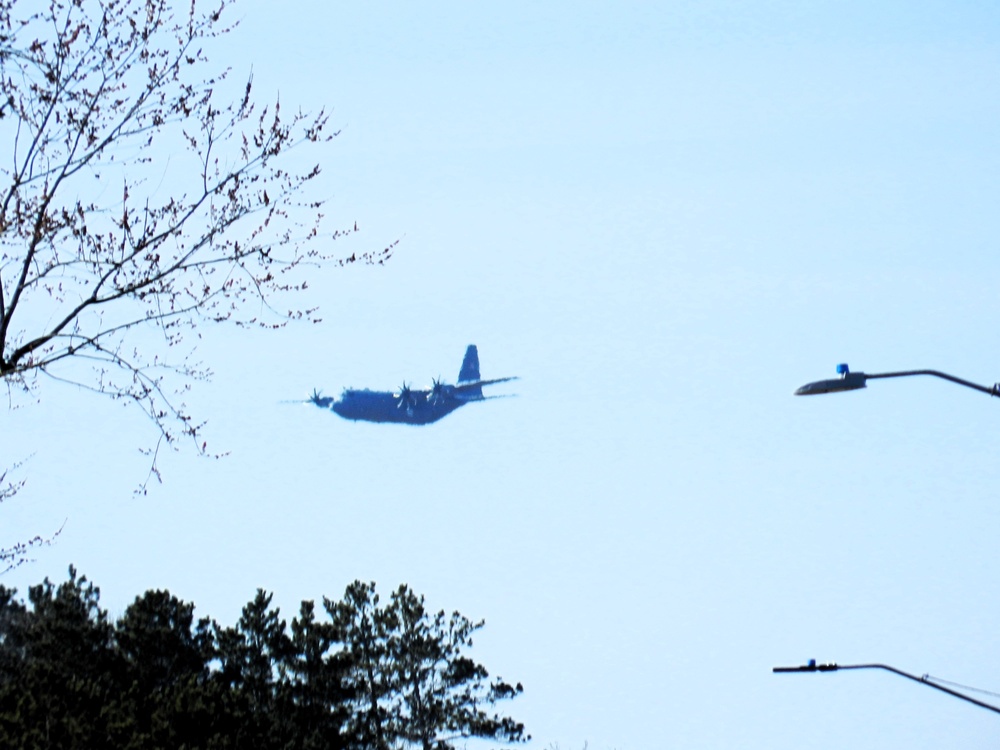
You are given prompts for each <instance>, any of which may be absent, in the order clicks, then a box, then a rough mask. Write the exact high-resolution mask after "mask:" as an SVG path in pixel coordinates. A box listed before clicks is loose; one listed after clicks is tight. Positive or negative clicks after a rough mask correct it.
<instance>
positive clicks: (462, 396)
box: [309, 344, 517, 425]
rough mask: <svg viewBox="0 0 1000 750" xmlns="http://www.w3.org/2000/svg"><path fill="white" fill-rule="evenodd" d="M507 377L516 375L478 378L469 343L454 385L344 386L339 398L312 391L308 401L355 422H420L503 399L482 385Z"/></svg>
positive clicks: (437, 382)
mask: <svg viewBox="0 0 1000 750" xmlns="http://www.w3.org/2000/svg"><path fill="white" fill-rule="evenodd" d="M509 380H517V377H516V376H515V377H509V378H494V379H492V380H482V379H481V378H480V376H479V350H478V349H476V345H475V344H470V345H469V348H468V349H466V350H465V359H463V360H462V369H461V370H460V371H459V373H458V382H457V383H456V384H455V385H448V384H447V383H443V382H441V380H440V379H438V378H435V379H434V381H433V385H432V386H431V387H430V388H428V389H423V390H417V389H414V388H410V386H408V385H407V384H406V383H403V385H402V387H401V388H400V389H399V390H398V391H395V392H393V391H372V390H369V389H367V388H365V389H363V390H359V389H356V388H345V389H344V392H343V393H341V395H340V398H339V399H334V398H332V397H330V396H324V395H322V394H321V392H320V391H315V390H314V391H313V394H312V396H310V397H309V403H312V404H315V405H316V406H318V407H320V408H321V409H329V410H330V411H332V412H333V413H334V414H338V415H340V416H341V417H343V418H344V419H351V420H354V421H355V422H356V421H358V420H362V421H365V422H398V423H401V424H413V425H424V424H430V423H431V422H437V421H438V420H439V419H441V418H442V417H446V416H448V415H449V414H451V413H452V412H453V411H455V409H457V408H458V407H460V406H465V405H466V404H469V403H472V402H473V401H488V400H490V399H493V398H503V396H484V395H483V386H484V385H493V384H494V383H506V382H507V381H509Z"/></svg>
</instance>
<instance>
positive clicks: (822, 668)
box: [771, 659, 1000, 714]
mask: <svg viewBox="0 0 1000 750" xmlns="http://www.w3.org/2000/svg"><path fill="white" fill-rule="evenodd" d="M841 669H884V670H885V671H887V672H892V673H893V674H898V675H899V676H900V677H905V678H906V679H908V680H913V681H914V682H919V683H920V684H921V685H927V687H932V688H934V689H935V690H940V691H941V692H942V693H947V694H948V695H953V696H955V697H956V698H961V699H962V700H963V701H968V702H969V703H973V704H975V705H977V706H979V707H980V708H985V709H986V710H988V711H993V712H994V713H998V714H1000V708H998V707H997V706H993V705H991V704H989V703H984V702H983V701H980V700H976V699H975V698H972V697H970V696H968V695H966V694H965V693H960V692H958V691H957V690H952V689H951V688H946V687H944V686H943V685H938V684H937V683H936V682H931V681H930V680H929V679H928V677H927V675H924V676H923V677H917V676H916V675H912V674H909V673H908V672H904V671H903V670H901V669H896V668H895V667H890V666H889V665H888V664H817V663H816V660H815V659H810V660H809V663H808V664H804V665H803V666H801V667H774V668H773V669H772V670H771V671H772V672H774V673H775V674H777V673H780V672H837V671H839V670H841Z"/></svg>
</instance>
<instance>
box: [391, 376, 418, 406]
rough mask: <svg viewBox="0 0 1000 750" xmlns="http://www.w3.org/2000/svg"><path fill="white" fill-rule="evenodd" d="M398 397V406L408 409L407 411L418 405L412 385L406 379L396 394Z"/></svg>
mask: <svg viewBox="0 0 1000 750" xmlns="http://www.w3.org/2000/svg"><path fill="white" fill-rule="evenodd" d="M396 398H397V399H398V403H397V404H396V408H397V409H406V411H407V413H409V412H411V411H413V407H414V406H416V405H417V399H416V397H415V396H414V395H413V391H412V390H410V386H408V385H407V384H406V382H405V381H404V382H403V385H402V387H401V388H400V389H399V393H398V394H396Z"/></svg>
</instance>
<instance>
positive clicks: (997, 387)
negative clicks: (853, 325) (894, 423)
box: [864, 370, 1000, 396]
mask: <svg viewBox="0 0 1000 750" xmlns="http://www.w3.org/2000/svg"><path fill="white" fill-rule="evenodd" d="M909 375H933V376H934V377H936V378H943V379H944V380H950V381H951V382H952V383H958V384H959V385H964V386H965V387H966V388H975V389H976V390H977V391H982V392H983V393H988V394H990V395H991V396H1000V383H994V384H993V387H992V388H988V387H986V386H985V385H979V384H977V383H972V382H970V381H968V380H963V379H962V378H956V377H955V376H954V375H949V374H948V373H946V372H940V371H938V370H904V371H901V372H881V373H870V372H866V373H865V374H864V376H865V378H866V379H868V380H871V379H873V378H903V377H907V376H909Z"/></svg>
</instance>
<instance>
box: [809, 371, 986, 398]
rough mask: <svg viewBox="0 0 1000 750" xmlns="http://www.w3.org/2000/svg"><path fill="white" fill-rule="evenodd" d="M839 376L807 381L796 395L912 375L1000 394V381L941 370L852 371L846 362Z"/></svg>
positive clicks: (845, 388)
mask: <svg viewBox="0 0 1000 750" xmlns="http://www.w3.org/2000/svg"><path fill="white" fill-rule="evenodd" d="M837 374H838V375H840V377H839V378H837V379H835V380H817V381H816V382H813V383H806V384H805V385H804V386H802V387H801V388H799V389H797V390H796V391H795V395H796V396H815V395H818V394H820V393H838V392H840V391H854V390H857V389H858V388H864V387H865V382H866V381H868V380H874V379H876V378H905V377H909V376H910V375H933V376H934V377H936V378H942V379H943V380H950V381H951V382H952V383H957V384H958V385H964V386H965V387H966V388H974V389H975V390H977V391H982V392H983V393H988V394H989V395H991V396H1000V383H994V384H993V386H992V387H989V386H985V385H979V384H978V383H973V382H970V381H968V380H963V379H962V378H956V377H955V376H954V375H949V374H948V373H946V372H941V371H940V370H901V371H899V372H851V370H850V368H849V367H848V366H847V365H846V364H839V365H837Z"/></svg>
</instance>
